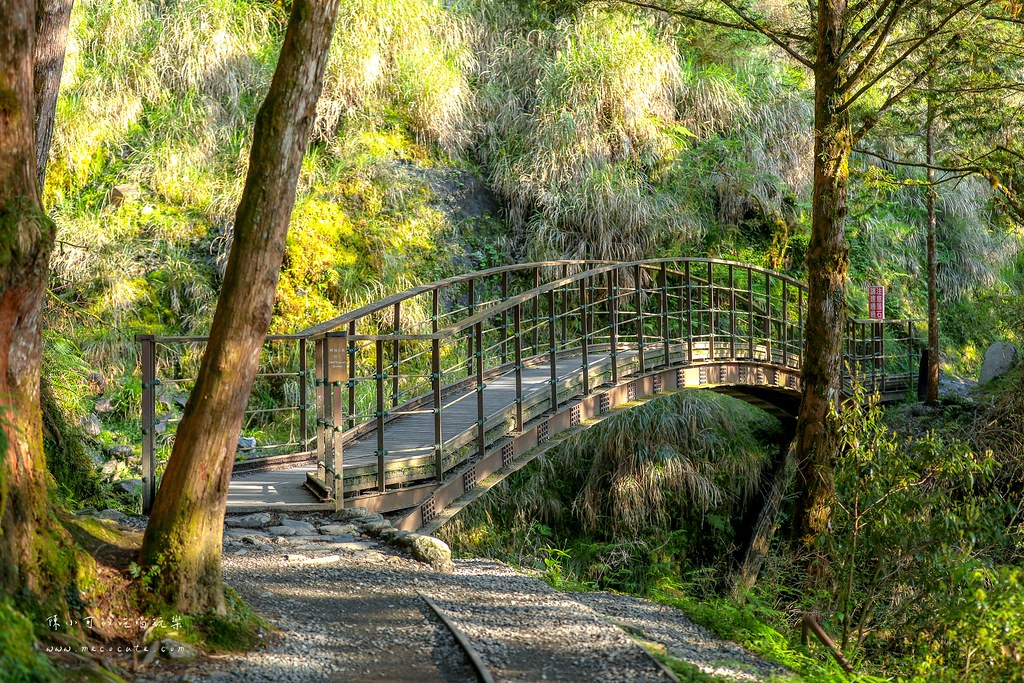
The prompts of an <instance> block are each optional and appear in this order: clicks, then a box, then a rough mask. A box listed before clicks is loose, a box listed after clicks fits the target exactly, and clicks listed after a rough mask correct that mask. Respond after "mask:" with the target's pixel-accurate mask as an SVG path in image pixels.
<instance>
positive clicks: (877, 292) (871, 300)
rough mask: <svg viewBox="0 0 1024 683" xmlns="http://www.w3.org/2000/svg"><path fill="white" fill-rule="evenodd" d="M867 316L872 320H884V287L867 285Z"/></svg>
mask: <svg viewBox="0 0 1024 683" xmlns="http://www.w3.org/2000/svg"><path fill="white" fill-rule="evenodd" d="M868 317H869V318H871V319H872V320H885V287H880V286H877V285H872V286H870V287H868Z"/></svg>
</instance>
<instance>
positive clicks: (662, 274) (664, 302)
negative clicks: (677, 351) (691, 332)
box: [658, 261, 671, 368]
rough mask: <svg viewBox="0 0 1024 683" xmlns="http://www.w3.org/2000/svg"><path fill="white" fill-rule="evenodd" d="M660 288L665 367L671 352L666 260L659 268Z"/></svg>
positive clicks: (662, 346)
mask: <svg viewBox="0 0 1024 683" xmlns="http://www.w3.org/2000/svg"><path fill="white" fill-rule="evenodd" d="M658 288H659V289H660V290H661V291H660V293H659V298H660V301H659V305H660V307H661V348H662V355H663V357H664V363H663V365H664V367H666V368H667V367H668V366H669V360H670V359H669V354H670V353H671V344H670V343H669V342H670V340H669V334H668V264H666V263H665V262H664V261H662V263H661V268H660V269H659V270H658Z"/></svg>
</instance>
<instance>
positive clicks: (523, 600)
mask: <svg viewBox="0 0 1024 683" xmlns="http://www.w3.org/2000/svg"><path fill="white" fill-rule="evenodd" d="M254 519H255V518H253V516H249V518H248V522H249V523H251V524H250V527H230V528H228V529H227V530H226V532H225V555H224V579H225V582H226V583H227V584H229V585H231V586H234V587H235V589H236V590H237V591H238V593H239V595H240V596H242V597H243V598H244V599H245V600H246V601H248V602H249V603H250V604H251V605H252V606H253V608H254V609H256V611H257V612H258V613H259V614H261V615H262V616H264V617H265V618H267V619H268V620H270V621H272V622H273V623H274V624H275V626H276V628H277V629H278V632H277V633H275V634H273V635H272V636H271V637H270V638H269V639H268V640H269V642H268V644H267V646H266V647H264V648H263V649H261V650H258V651H255V652H250V653H247V654H245V655H240V656H216V657H209V658H204V659H199V660H195V661H174V660H164V659H160V660H157V661H156V662H153V663H152V665H151V666H150V668H148V669H147V670H146V671H144V672H143V673H142V674H140V675H139V676H138V677H137V678H136V680H137V681H142V682H145V683H171V682H178V681H183V682H193V681H196V682H198V681H214V682H220V683H228V682H239V683H241V682H242V681H245V682H249V681H252V682H254V683H260V682H266V683H306V682H310V683H316V682H320V681H325V682H326V681H331V682H334V681H375V680H376V681H395V682H399V683H400V682H409V683H412V682H417V683H419V682H422V683H433V682H435V681H436V682H442V681H451V682H455V683H461V682H463V681H466V682H468V681H476V680H477V679H476V676H475V674H474V672H473V669H472V668H471V667H470V664H469V662H468V658H467V657H466V656H465V654H464V653H463V652H462V650H461V649H460V648H459V647H458V645H457V644H456V642H455V640H454V638H453V636H452V635H451V633H450V632H449V631H448V629H447V627H445V626H444V625H443V624H442V623H441V621H440V620H439V619H438V618H437V616H436V615H435V614H434V612H433V611H432V610H431V609H430V608H429V607H428V606H427V604H426V602H425V601H424V600H423V598H422V597H421V595H420V594H421V593H422V595H425V596H427V597H429V598H430V599H432V600H433V601H434V602H435V603H436V604H437V605H438V606H439V607H440V608H441V609H442V610H444V612H445V613H446V615H447V616H448V618H449V619H450V620H451V621H452V622H454V623H455V625H456V627H457V628H459V629H460V630H461V631H462V632H463V633H464V634H465V635H466V637H467V638H468V639H469V640H470V642H471V643H472V645H473V646H474V648H475V649H476V650H477V651H478V653H479V654H480V656H481V659H482V660H483V661H484V663H485V665H486V666H487V668H488V669H489V671H490V672H491V674H492V675H493V676H494V679H495V681H499V682H500V681H588V682H590V681H595V682H596V681H616V682H618V681H622V682H630V683H633V682H636V683H646V682H648V681H650V682H654V681H669V680H670V677H669V676H668V675H667V674H666V673H665V672H664V671H663V669H662V668H661V667H659V666H658V665H657V664H656V663H655V662H654V661H653V659H651V658H650V656H648V655H647V653H645V652H644V651H643V650H642V649H641V647H640V646H639V645H638V644H637V643H636V642H635V641H634V640H633V638H631V637H630V636H629V635H628V634H627V633H626V631H625V630H623V629H622V628H620V627H619V626H617V625H616V624H615V623H613V622H620V623H622V624H624V625H626V626H628V627H629V628H630V629H633V630H635V631H642V632H643V633H644V635H645V636H646V637H647V638H648V639H650V640H658V641H660V642H664V643H665V644H666V646H667V647H668V648H669V651H670V652H672V653H673V654H675V655H676V656H678V657H680V658H682V659H686V660H687V661H693V662H694V663H697V664H698V666H701V667H702V668H704V669H705V670H707V671H709V672H714V673H716V674H718V675H723V676H726V677H733V678H735V679H736V680H758V679H759V678H758V676H756V675H753V674H752V673H751V672H754V673H757V672H765V673H767V672H772V673H779V672H781V671H782V670H781V669H779V668H778V667H775V668H769V667H771V666H773V665H768V664H766V663H764V662H760V663H759V662H758V660H756V659H754V658H753V657H752V656H751V655H749V653H745V652H744V651H743V650H741V649H740V648H738V647H737V646H735V645H733V644H732V643H723V642H722V641H720V640H719V639H717V638H715V637H714V636H713V635H711V634H710V633H708V632H706V631H703V630H702V629H698V627H695V626H693V625H692V624H691V623H690V622H688V621H686V620H685V618H683V617H682V616H681V615H680V614H678V613H677V612H675V611H673V610H671V609H669V608H664V607H661V606H658V605H652V604H650V603H647V602H645V601H642V600H635V601H631V602H630V603H627V602H626V600H631V599H628V598H623V596H615V595H608V594H570V593H561V592H558V591H555V590H553V589H552V588H550V587H549V586H548V585H547V584H545V583H544V582H542V581H540V580H539V579H536V578H532V577H529V576H525V575H523V574H521V573H519V572H517V571H515V570H514V569H512V568H511V567H509V566H507V565H504V564H502V563H499V562H495V561H492V560H480V559H473V560H456V561H455V562H454V570H453V571H451V572H444V571H436V570H434V569H432V568H431V567H430V566H429V565H426V564H422V563H420V562H417V561H414V560H412V559H411V558H409V557H408V556H407V555H404V554H401V553H399V552H398V551H397V550H394V549H392V548H391V547H389V546H387V545H382V544H380V545H379V544H378V543H377V541H375V540H372V539H371V538H370V536H369V534H370V533H374V532H373V530H372V527H374V526H377V529H376V532H377V533H379V531H380V524H381V523H380V522H379V521H370V522H367V523H363V524H359V522H360V521H361V520H356V521H357V525H356V526H353V525H340V524H338V523H336V522H331V521H330V520H326V519H319V518H316V517H308V518H306V519H305V520H284V521H282V520H281V519H280V518H277V517H275V518H273V520H267V521H261V519H265V518H260V519H256V520H255V521H256V522H259V523H253V522H254ZM229 521H230V520H229ZM307 523H308V524H307ZM285 525H287V528H288V529H291V530H294V531H295V534H291V532H290V531H288V530H286V529H285V528H283V527H285ZM364 531H365V532H367V533H363V532H364ZM285 534H289V535H285ZM663 610H664V611H663ZM609 617H610V618H609ZM693 633H699V635H698V636H694V635H693ZM677 647H679V648H684V649H678V650H677ZM685 648H689V649H688V650H686V649H685ZM679 653H684V654H679ZM734 662H735V663H736V664H734ZM742 676H746V678H744V677H742Z"/></svg>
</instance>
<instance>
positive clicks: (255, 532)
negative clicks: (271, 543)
mask: <svg viewBox="0 0 1024 683" xmlns="http://www.w3.org/2000/svg"><path fill="white" fill-rule="evenodd" d="M246 536H249V537H251V538H270V534H268V533H267V532H266V531H260V530H259V529H244V528H238V529H232V528H230V527H228V528H227V529H225V530H224V538H245V537H246Z"/></svg>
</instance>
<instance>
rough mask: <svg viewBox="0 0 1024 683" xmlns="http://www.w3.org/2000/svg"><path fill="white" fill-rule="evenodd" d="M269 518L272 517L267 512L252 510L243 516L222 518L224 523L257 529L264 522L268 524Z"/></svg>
mask: <svg viewBox="0 0 1024 683" xmlns="http://www.w3.org/2000/svg"><path fill="white" fill-rule="evenodd" d="M271 519H273V518H272V517H271V516H270V513H269V512H254V513H253V514H251V515H245V516H244V517H227V518H225V519H224V523H225V524H227V525H228V526H231V527H238V528H242V529H258V528H260V527H262V526H263V525H264V524H270V520H271Z"/></svg>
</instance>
